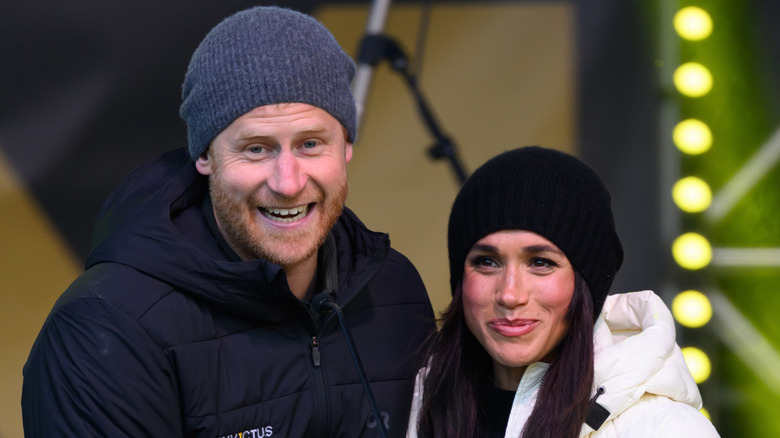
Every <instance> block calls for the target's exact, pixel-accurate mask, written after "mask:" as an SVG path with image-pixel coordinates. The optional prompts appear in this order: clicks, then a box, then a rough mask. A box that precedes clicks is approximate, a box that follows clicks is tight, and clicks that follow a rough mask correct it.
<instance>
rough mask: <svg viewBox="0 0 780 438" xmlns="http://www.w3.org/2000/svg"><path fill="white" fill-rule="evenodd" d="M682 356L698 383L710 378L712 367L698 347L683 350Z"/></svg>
mask: <svg viewBox="0 0 780 438" xmlns="http://www.w3.org/2000/svg"><path fill="white" fill-rule="evenodd" d="M682 354H683V358H685V363H686V364H688V369H689V370H691V374H692V375H693V380H695V381H696V383H702V382H704V381H706V380H707V379H708V378H709V377H710V373H711V372H712V365H711V364H710V358H709V357H707V354H706V353H705V352H703V351H701V350H699V349H698V348H696V347H685V348H683V349H682Z"/></svg>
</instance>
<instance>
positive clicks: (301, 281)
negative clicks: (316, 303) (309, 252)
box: [284, 253, 317, 300]
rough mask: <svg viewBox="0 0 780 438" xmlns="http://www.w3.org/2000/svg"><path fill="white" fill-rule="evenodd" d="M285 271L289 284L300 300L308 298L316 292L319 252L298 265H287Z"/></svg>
mask: <svg viewBox="0 0 780 438" xmlns="http://www.w3.org/2000/svg"><path fill="white" fill-rule="evenodd" d="M284 273H285V274H287V284H288V285H289V286H290V291H292V293H293V295H295V296H296V297H297V298H298V299H299V300H308V299H309V298H311V295H312V294H313V293H314V289H315V283H316V281H317V254H316V253H315V254H314V255H313V256H312V257H309V259H308V260H306V261H304V262H303V263H300V264H298V265H295V266H292V267H288V266H285V267H284Z"/></svg>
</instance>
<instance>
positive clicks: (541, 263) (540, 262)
mask: <svg viewBox="0 0 780 438" xmlns="http://www.w3.org/2000/svg"><path fill="white" fill-rule="evenodd" d="M531 266H533V267H535V268H548V267H553V266H557V264H556V263H555V262H553V261H552V260H549V259H543V258H534V259H532V260H531Z"/></svg>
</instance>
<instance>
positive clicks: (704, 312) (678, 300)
mask: <svg viewBox="0 0 780 438" xmlns="http://www.w3.org/2000/svg"><path fill="white" fill-rule="evenodd" d="M672 314H673V315H674V319H676V320H677V322H679V323H680V324H682V325H684V326H685V327H691V328H698V327H701V326H703V325H704V324H707V323H708V322H709V321H710V319H711V318H712V305H711V304H710V300H709V299H708V298H707V296H706V295H704V294H703V293H701V292H699V291H695V290H686V291H684V292H680V293H679V294H677V296H676V297H674V300H672Z"/></svg>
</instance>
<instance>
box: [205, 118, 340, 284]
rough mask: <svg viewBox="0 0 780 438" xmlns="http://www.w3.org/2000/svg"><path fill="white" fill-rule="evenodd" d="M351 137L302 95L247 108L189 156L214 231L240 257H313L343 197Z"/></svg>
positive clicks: (290, 260) (281, 261) (293, 262)
mask: <svg viewBox="0 0 780 438" xmlns="http://www.w3.org/2000/svg"><path fill="white" fill-rule="evenodd" d="M351 159H352V144H351V143H349V142H347V139H346V133H345V130H344V128H343V127H342V125H341V124H340V123H339V122H338V120H336V119H335V118H334V117H333V116H331V115H330V114H328V113H327V112H326V111H324V110H322V109H320V108H317V107H314V106H311V105H308V104H303V103H284V104H275V105H266V106H261V107H258V108H255V109H254V110H252V111H250V112H248V113H246V114H244V115H243V116H241V117H239V118H238V119H236V120H235V121H234V122H233V123H231V124H230V125H229V126H228V127H227V128H225V129H224V130H223V131H222V132H220V133H219V135H217V136H216V137H215V138H214V141H213V142H212V143H211V146H210V147H209V150H208V153H207V155H206V156H203V157H200V158H199V159H198V160H197V162H196V163H195V165H196V168H197V169H198V172H200V173H201V174H203V175H208V176H209V183H210V190H211V198H212V202H213V204H214V211H215V215H216V218H217V224H218V225H219V228H220V231H221V232H222V235H223V236H224V237H225V240H226V241H227V242H228V244H229V245H230V246H231V248H233V250H234V251H236V253H237V254H238V255H239V256H240V257H241V258H242V259H244V260H250V259H257V258H262V259H265V260H268V261H270V262H273V263H276V264H278V265H281V266H282V267H285V268H289V267H294V266H297V265H299V264H301V263H303V262H304V261H307V260H309V259H311V258H312V257H316V255H317V250H318V249H319V247H320V246H321V245H322V243H323V242H324V241H325V237H326V236H327V234H328V232H329V231H330V229H331V228H332V227H333V224H335V222H336V220H337V219H338V217H339V215H340V214H341V210H342V207H343V206H344V201H345V199H346V197H347V163H348V162H349V161H350V160H351Z"/></svg>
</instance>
